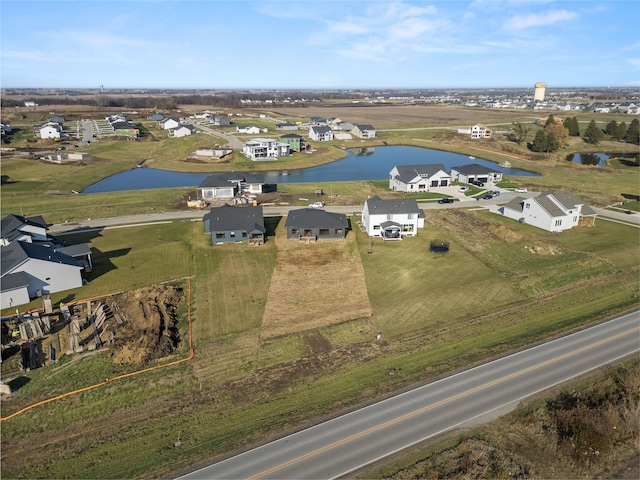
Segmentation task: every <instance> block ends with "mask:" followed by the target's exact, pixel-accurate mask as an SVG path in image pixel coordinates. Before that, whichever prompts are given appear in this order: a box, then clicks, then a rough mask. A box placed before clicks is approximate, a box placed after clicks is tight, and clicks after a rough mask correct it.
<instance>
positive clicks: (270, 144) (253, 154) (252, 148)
mask: <svg viewBox="0 0 640 480" xmlns="http://www.w3.org/2000/svg"><path fill="white" fill-rule="evenodd" d="M242 153H243V154H244V156H245V157H247V158H250V159H251V160H253V161H256V160H276V159H278V157H288V156H289V155H291V151H290V149H289V144H288V143H284V142H279V141H277V140H272V139H270V138H254V139H252V140H249V141H248V142H245V143H244V144H243V145H242Z"/></svg>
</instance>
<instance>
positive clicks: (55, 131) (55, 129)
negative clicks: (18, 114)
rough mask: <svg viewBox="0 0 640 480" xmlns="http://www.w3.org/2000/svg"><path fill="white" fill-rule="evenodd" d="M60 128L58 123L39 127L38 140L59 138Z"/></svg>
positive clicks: (49, 123)
mask: <svg viewBox="0 0 640 480" xmlns="http://www.w3.org/2000/svg"><path fill="white" fill-rule="evenodd" d="M61 136H62V127H61V126H60V124H58V123H54V122H47V123H45V124H44V125H42V126H41V127H40V138H60V137H61Z"/></svg>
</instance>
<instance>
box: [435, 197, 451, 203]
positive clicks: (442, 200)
mask: <svg viewBox="0 0 640 480" xmlns="http://www.w3.org/2000/svg"><path fill="white" fill-rule="evenodd" d="M438 203H453V198H441V199H440V200H438Z"/></svg>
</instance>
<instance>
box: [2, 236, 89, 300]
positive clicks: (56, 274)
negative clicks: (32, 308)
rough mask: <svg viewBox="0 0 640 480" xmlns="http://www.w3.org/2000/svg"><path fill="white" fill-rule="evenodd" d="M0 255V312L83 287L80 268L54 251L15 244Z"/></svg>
mask: <svg viewBox="0 0 640 480" xmlns="http://www.w3.org/2000/svg"><path fill="white" fill-rule="evenodd" d="M0 253H1V254H2V272H1V284H2V287H1V291H0V298H1V301H0V303H1V304H2V308H9V307H13V306H15V305H20V304H22V303H27V302H28V301H29V300H28V299H31V298H36V297H38V296H41V295H47V294H50V293H56V292H62V291H64V290H70V289H72V288H79V287H81V286H82V275H81V271H82V269H83V266H82V264H81V263H80V262H78V261H77V260H75V259H74V258H73V257H71V256H70V255H66V254H64V253H60V252H57V251H56V250H55V249H54V248H53V247H49V246H45V245H39V244H35V243H28V242H20V241H14V242H11V243H10V244H9V245H7V246H3V247H0ZM25 299H27V300H26V302H25Z"/></svg>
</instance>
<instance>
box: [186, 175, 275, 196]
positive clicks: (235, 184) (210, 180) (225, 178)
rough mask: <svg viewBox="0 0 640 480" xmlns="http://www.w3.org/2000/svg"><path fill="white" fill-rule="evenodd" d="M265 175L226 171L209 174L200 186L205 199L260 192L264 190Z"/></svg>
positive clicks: (200, 192) (200, 191)
mask: <svg viewBox="0 0 640 480" xmlns="http://www.w3.org/2000/svg"><path fill="white" fill-rule="evenodd" d="M264 185H265V183H264V175H262V174H261V173H252V172H224V173H215V174H212V175H208V176H207V177H206V178H205V179H204V180H203V181H202V182H201V183H200V185H199V186H198V195H199V197H200V199H202V200H205V201H210V200H216V199H229V198H233V197H235V196H236V194H238V193H241V192H242V193H249V194H259V193H262V192H263V190H264Z"/></svg>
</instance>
